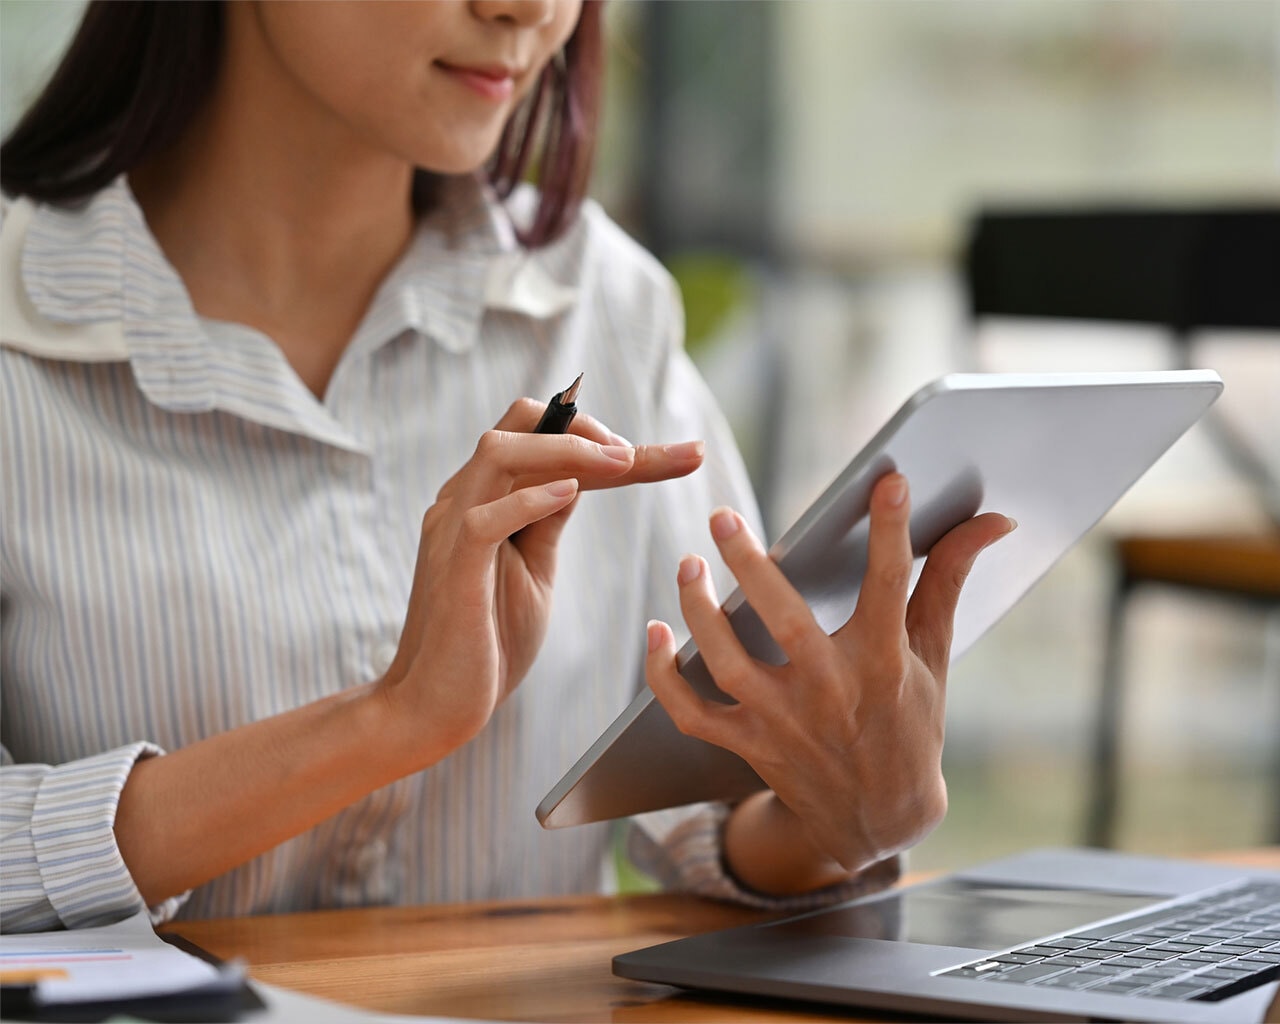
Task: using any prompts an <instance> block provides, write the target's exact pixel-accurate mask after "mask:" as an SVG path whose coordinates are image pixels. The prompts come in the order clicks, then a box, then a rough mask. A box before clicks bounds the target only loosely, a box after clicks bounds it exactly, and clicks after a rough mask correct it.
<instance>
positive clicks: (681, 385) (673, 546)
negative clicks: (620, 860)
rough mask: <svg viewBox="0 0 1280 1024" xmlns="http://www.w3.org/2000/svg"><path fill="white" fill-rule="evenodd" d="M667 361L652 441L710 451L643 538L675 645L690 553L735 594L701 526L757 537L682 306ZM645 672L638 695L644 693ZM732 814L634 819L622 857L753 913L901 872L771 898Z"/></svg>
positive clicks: (699, 811)
mask: <svg viewBox="0 0 1280 1024" xmlns="http://www.w3.org/2000/svg"><path fill="white" fill-rule="evenodd" d="M672 317H673V318H672V327H671V337H670V339H669V346H670V347H669V354H668V358H667V362H666V366H665V370H664V372H663V373H662V374H661V375H660V377H659V380H658V385H657V387H658V390H657V393H656V395H655V406H656V415H655V423H656V426H657V433H658V436H659V438H660V439H661V440H664V441H676V440H687V439H693V438H702V439H704V440H705V441H706V444H707V452H706V458H705V461H704V463H703V466H702V468H701V469H700V470H699V472H697V473H693V474H691V475H690V476H688V477H684V478H682V479H680V480H672V481H666V482H665V483H664V484H662V485H661V487H660V488H658V493H659V494H660V498H659V499H658V501H657V502H656V507H655V510H654V511H655V514H654V517H653V520H652V528H651V529H652V533H651V536H650V539H649V543H650V546H649V556H648V558H647V559H646V561H647V565H648V572H649V580H648V595H647V606H648V607H649V608H650V609H652V615H653V617H655V618H660V619H662V620H663V621H665V622H667V623H668V625H670V626H671V628H672V630H673V631H674V632H675V634H676V642H677V644H680V643H683V642H684V639H685V638H686V637H687V635H688V632H687V630H686V629H685V627H684V619H683V618H682V616H681V614H680V603H679V594H678V591H677V588H676V584H675V574H676V566H677V564H678V562H679V559H680V557H681V556H682V555H683V554H684V553H685V552H687V551H695V552H698V553H700V554H702V555H703V556H704V557H705V558H706V560H707V563H708V565H710V567H711V575H712V579H713V580H714V581H715V585H716V592H717V594H718V595H719V596H720V598H721V600H723V599H724V598H725V597H727V596H728V595H729V594H730V593H731V592H732V590H733V588H734V586H735V581H734V579H733V576H732V574H730V573H729V571H728V569H726V568H725V566H724V564H723V563H722V562H721V560H720V557H719V554H718V553H717V551H716V549H715V545H714V542H713V541H712V540H711V535H710V531H709V528H708V525H707V519H708V516H709V515H710V513H711V511H712V510H713V509H714V508H716V507H717V506H718V505H729V506H731V507H732V508H734V509H736V510H737V511H738V512H740V513H741V514H742V515H743V517H744V518H745V519H746V521H747V523H748V524H749V525H750V527H751V528H752V530H754V531H755V533H756V535H757V536H760V537H764V530H763V527H762V525H761V518H760V513H759V509H758V506H757V503H756V499H755V493H754V491H753V489H752V486H751V481H750V478H749V476H748V475H747V471H746V467H745V466H744V465H743V462H742V457H741V455H740V454H739V451H738V447H737V444H736V443H735V440H734V437H733V432H732V430H731V429H730V427H729V425H728V423H727V421H726V420H725V418H724V416H723V415H722V414H721V412H720V409H719V407H718V405H717V404H716V401H715V398H714V396H713V395H712V394H711V391H710V389H709V388H708V387H707V385H706V383H705V381H703V379H702V377H701V375H700V374H699V373H698V371H697V368H696V367H695V366H694V364H693V362H692V361H691V360H690V359H689V357H688V355H687V354H686V353H685V351H684V349H683V346H682V344H681V338H682V336H683V322H682V320H681V318H680V313H679V304H678V302H676V303H675V309H674V312H673V315H672ZM643 685H645V684H644V678H643V666H642V667H641V672H640V679H639V680H638V682H637V687H640V686H643ZM728 816H729V808H728V807H726V806H725V805H724V804H695V805H691V806H688V807H679V808H673V809H672V810H668V811H657V812H654V813H651V814H645V815H640V816H638V817H636V818H635V819H633V821H632V823H631V828H630V829H629V830H628V838H627V854H628V856H629V857H630V859H631V861H632V863H634V864H635V865H636V867H637V868H639V869H640V870H641V871H644V872H645V873H646V874H649V875H651V876H652V877H653V878H655V879H657V880H658V881H659V882H661V883H662V884H663V885H664V886H665V887H666V888H669V889H676V890H681V891H686V892H693V893H697V894H699V895H702V896H706V897H710V898H713V899H721V900H727V901H730V902H734V903H740V904H744V905H747V906H752V907H760V908H763V909H776V910H795V911H800V910H805V909H809V908H813V907H819V906H826V905H828V904H831V903H836V902H840V901H842V900H848V899H853V898H854V897H856V896H861V895H864V894H866V893H870V892H875V891H877V890H879V889H882V888H885V887H887V886H889V885H892V884H893V883H894V882H895V881H897V879H898V878H899V876H900V874H901V870H902V867H901V861H900V858H898V857H892V858H890V859H888V860H886V861H884V862H881V863H879V864H875V865H872V866H871V867H870V868H868V869H866V870H865V871H863V872H860V873H859V874H857V875H855V876H853V877H851V878H849V879H848V880H846V881H844V882H841V883H840V884H838V885H835V886H832V887H830V888H826V889H821V890H817V891H815V892H811V893H804V894H801V895H799V896H791V897H777V896H770V895H766V894H763V893H758V892H754V891H752V890H749V889H747V888H745V887H744V886H742V885H740V884H739V883H738V881H737V880H736V879H735V878H734V877H733V876H732V875H731V874H730V873H729V871H728V870H727V867H726V865H725V862H724V855H723V843H722V836H723V831H724V828H723V826H724V822H725V820H726V819H727V818H728Z"/></svg>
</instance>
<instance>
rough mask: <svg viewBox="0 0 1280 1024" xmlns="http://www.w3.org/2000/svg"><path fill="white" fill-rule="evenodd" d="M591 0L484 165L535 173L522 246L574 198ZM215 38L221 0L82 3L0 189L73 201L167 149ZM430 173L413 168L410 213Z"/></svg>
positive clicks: (500, 183)
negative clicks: (534, 205) (534, 201)
mask: <svg viewBox="0 0 1280 1024" xmlns="http://www.w3.org/2000/svg"><path fill="white" fill-rule="evenodd" d="M601 3H602V0H584V2H583V6H582V13H581V14H580V16H579V18H578V24H577V26H576V27H575V29H574V32H573V35H572V36H570V37H569V41H568V42H567V43H566V44H565V47H564V52H563V55H562V56H557V58H556V59H555V60H553V61H552V62H551V63H550V64H549V65H548V66H547V67H546V69H545V70H544V71H543V73H542V77H541V78H540V79H539V81H538V83H537V84H536V85H535V86H534V89H533V91H532V93H531V94H530V96H529V97H528V99H527V100H526V101H525V103H523V104H522V105H521V108H520V109H519V110H517V111H516V113H515V114H514V115H513V116H512V118H511V121H510V122H509V123H508V124H507V127H506V130H505V131H504V132H503V135H502V139H501V141H500V142H499V144H498V148H497V150H496V152H495V153H494V156H493V159H492V161H491V163H490V165H489V168H488V174H489V180H490V181H491V182H492V184H493V185H494V187H495V189H496V190H497V192H498V195H499V196H501V197H503V198H505V197H506V196H508V195H509V194H510V193H511V191H512V189H514V188H515V187H516V185H518V184H519V183H520V181H521V180H522V179H523V178H524V176H525V174H526V172H528V170H529V169H530V168H531V167H532V168H534V170H535V171H536V174H537V181H538V185H539V190H540V194H541V195H540V201H539V205H538V209H537V212H536V214H535V216H534V220H533V223H532V224H531V225H530V226H529V227H528V228H527V229H526V230H524V231H522V232H521V239H520V240H521V241H522V242H523V243H524V244H526V245H529V246H538V245H545V244H546V243H548V242H550V241H553V240H554V239H555V238H557V237H558V236H559V235H560V234H561V233H562V232H563V231H564V230H565V228H566V227H568V225H569V223H570V222H571V221H572V219H573V216H574V214H575V213H576V212H577V209H578V204H579V203H580V202H581V201H582V198H583V196H584V195H585V194H586V190H587V185H588V182H589V179H590V175H591V160H592V156H593V154H594V151H595V129H596V118H597V116H598V114H599V109H600V91H601V80H602V74H603V63H604V57H603V51H604V47H603V40H602V28H601V23H600V22H601V19H600V14H601V11H600V7H601ZM222 45H223V8H222V0H187V2H184V3H156V2H152V0H110V2H108V0H91V2H90V3H89V5H88V7H87V8H86V10H85V14H84V18H83V19H82V21H81V22H80V27H79V29H78V30H77V32H76V35H75V38H74V39H72V41H71V46H70V47H69V48H68V50H67V52H66V54H65V55H64V56H63V58H62V61H61V63H60V64H59V65H58V67H57V70H56V71H55V72H54V74H53V77H52V78H51V79H50V80H49V84H48V85H47V86H46V87H45V89H44V91H43V92H42V93H41V94H40V95H39V97H38V98H37V99H36V101H35V103H33V104H32V105H31V107H30V109H29V110H28V111H27V112H26V114H25V115H24V116H23V118H22V119H21V120H20V121H19V122H18V124H17V125H16V126H15V127H14V129H13V131H12V132H10V133H9V136H8V138H6V139H5V140H4V144H3V146H0V188H3V190H4V192H5V193H6V194H8V195H10V196H15V197H16V196H24V195H25V196H30V197H31V198H32V199H36V200H40V201H43V202H51V203H68V202H74V201H76V200H79V199H84V198H86V197H88V196H89V195H91V194H93V193H94V192H96V191H98V190H99V189H101V188H103V187H104V186H106V185H107V184H109V183H110V182H111V181H113V180H114V179H115V178H116V177H117V176H119V175H120V174H124V173H126V172H128V171H130V170H132V169H133V168H134V167H136V166H137V165H138V164H139V163H140V162H141V161H142V160H144V159H145V158H147V157H149V156H151V155H153V154H155V153H158V152H160V151H161V150H163V149H164V148H165V147H167V146H169V145H172V144H173V143H174V142H175V141H177V139H178V137H179V136H180V135H181V134H182V132H183V131H184V130H185V128H186V127H187V125H188V124H189V123H190V122H191V118H192V117H193V115H194V114H195V113H196V111H197V110H198V109H199V108H200V106H201V105H202V104H203V103H204V101H205V100H206V99H207V98H208V96H209V93H210V91H211V89H212V88H213V84H214V80H215V78H216V77H217V74H218V68H219V65H220V63H221V57H222ZM435 180H436V176H435V175H432V174H430V173H428V172H426V171H419V172H418V175H417V180H416V181H415V188H414V200H415V204H416V205H417V206H418V208H419V210H420V211H422V210H425V209H427V208H429V206H430V204H431V197H432V195H433V194H434V193H435V189H434V188H433V187H432V186H433V184H434V181H435Z"/></svg>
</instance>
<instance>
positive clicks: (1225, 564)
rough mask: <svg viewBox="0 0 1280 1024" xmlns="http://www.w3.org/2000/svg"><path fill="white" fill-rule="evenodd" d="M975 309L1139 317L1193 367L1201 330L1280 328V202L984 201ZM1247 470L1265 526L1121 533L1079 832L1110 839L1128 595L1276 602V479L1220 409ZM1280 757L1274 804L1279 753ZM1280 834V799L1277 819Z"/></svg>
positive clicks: (970, 263)
mask: <svg viewBox="0 0 1280 1024" xmlns="http://www.w3.org/2000/svg"><path fill="white" fill-rule="evenodd" d="M964 273H965V283H966V288H967V293H968V298H969V306H970V310H969V311H970V314H971V316H972V317H973V319H974V322H975V323H976V322H977V321H978V320H980V319H982V318H985V317H991V316H1004V317H1027V318H1075V319H1087V320H1097V321H1113V322H1117V321H1118V322H1138V323H1144V324H1155V325H1163V326H1164V327H1167V328H1168V331H1169V337H1170V340H1171V342H1172V346H1173V349H1174V354H1175V362H1176V365H1179V366H1182V367H1190V366H1193V365H1195V345H1196V340H1197V336H1198V334H1199V333H1200V331H1201V330H1202V329H1204V328H1262V329H1264V330H1265V331H1267V332H1268V333H1269V332H1270V331H1272V330H1280V208H1277V207H1266V208H1244V207H1238V208H1228V209H1126V208H1110V209H1056V210H1029V209H1021V210H1015V209H1008V210H988V211H985V212H982V213H981V214H979V215H978V216H977V217H976V218H975V220H974V222H973V224H972V227H971V231H970V235H969V240H968V246H967V249H966V252H965V256H964ZM1204 425H1205V427H1206V429H1207V430H1208V431H1209V432H1210V434H1211V437H1212V439H1213V441H1214V442H1215V443H1216V444H1217V447H1218V448H1219V449H1220V451H1221V452H1222V454H1223V456H1224V457H1225V458H1226V459H1227V460H1228V461H1229V462H1230V463H1231V464H1232V465H1233V466H1234V467H1235V468H1236V470H1238V471H1239V472H1240V473H1241V474H1242V475H1243V477H1244V478H1245V479H1246V480H1247V481H1249V483H1250V484H1251V486H1252V489H1253V490H1254V492H1255V493H1256V495H1257V499H1258V501H1259V503H1260V505H1261V507H1262V508H1263V510H1264V511H1265V512H1266V514H1267V517H1268V518H1269V519H1270V528H1269V529H1267V530H1264V531H1263V532H1261V533H1259V534H1256V535H1247V536H1227V535H1223V536H1212V535H1211V536H1205V535H1195V536H1145V535H1135V536H1123V537H1118V538H1116V539H1115V540H1114V541H1113V555H1114V560H1115V566H1116V572H1115V580H1114V586H1113V590H1112V594H1111V599H1110V600H1111V603H1110V609H1109V611H1110V615H1109V619H1108V631H1107V637H1106V651H1105V659H1104V670H1103V679H1102V685H1101V693H1100V695H1099V704H1098V710H1097V721H1096V725H1095V731H1094V737H1093V764H1092V775H1091V780H1090V792H1089V805H1088V809H1087V821H1086V823H1085V830H1084V838H1085V842H1086V843H1088V844H1089V845H1093V846H1111V845H1113V844H1114V839H1115V827H1116V814H1117V803H1118V783H1119V772H1120V751H1119V744H1120V738H1121V735H1122V728H1121V725H1122V713H1123V693H1122V660H1123V654H1124V639H1125V638H1124V627H1125V617H1126V610H1127V607H1128V603H1129V600H1130V598H1131V597H1132V596H1133V594H1134V592H1135V591H1136V590H1137V589H1138V588H1140V587H1146V586H1153V585H1160V586H1168V587H1176V588H1179V589H1180V590H1182V591H1184V592H1198V593H1203V594H1207V595H1212V596H1214V597H1216V598H1225V599H1229V600H1231V601H1235V602H1241V603H1244V604H1249V605H1254V606H1259V607H1262V608H1266V609H1276V608H1280V481H1277V480H1276V479H1275V478H1274V476H1273V473H1272V471H1271V470H1270V469H1269V467H1268V465H1267V463H1266V461H1265V460H1264V459H1263V458H1262V457H1261V456H1260V455H1259V454H1258V451H1257V450H1256V449H1255V448H1253V447H1252V446H1251V445H1250V444H1249V442H1248V441H1247V440H1246V439H1245V438H1244V437H1243V436H1242V435H1241V434H1240V433H1239V432H1238V431H1237V430H1235V429H1233V427H1232V425H1231V424H1230V422H1229V421H1228V420H1226V419H1225V418H1223V417H1222V416H1221V415H1220V414H1219V413H1218V410H1217V409H1216V408H1215V409H1212V410H1210V413H1209V415H1208V416H1207V417H1206V419H1205V421H1204ZM1273 767H1274V771H1275V782H1276V786H1277V790H1276V791H1277V794H1278V799H1277V803H1278V804H1280V758H1277V760H1276V763H1275V765H1274V766H1273ZM1270 827H1271V829H1272V835H1273V837H1274V838H1275V839H1276V840H1280V808H1278V809H1277V817H1276V819H1275V820H1274V821H1273V822H1271V823H1270Z"/></svg>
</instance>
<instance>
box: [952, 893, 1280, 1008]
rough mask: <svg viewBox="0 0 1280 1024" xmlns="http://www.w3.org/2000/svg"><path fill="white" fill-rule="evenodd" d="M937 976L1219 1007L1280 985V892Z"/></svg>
mask: <svg viewBox="0 0 1280 1024" xmlns="http://www.w3.org/2000/svg"><path fill="white" fill-rule="evenodd" d="M938 976H939V977H943V978H972V979H974V980H975V981H982V982H989V983H992V984H997V983H999V984H1018V985H1035V986H1036V987H1037V988H1065V989H1075V990H1082V991H1089V992H1105V993H1107V994H1109V995H1135V996H1142V997H1144V998H1151V999H1179V1000H1198V1001H1203V1002H1216V1001H1218V1000H1220V999H1226V998H1228V997H1230V996H1234V995H1238V994H1239V993H1241V992H1245V991H1248V990H1249V989H1251V988H1254V987H1255V986H1258V985H1263V984H1265V983H1266V982H1268V981H1273V980H1275V979H1276V978H1280V883H1277V882H1262V881H1252V882H1244V883H1241V884H1240V885H1237V886H1232V887H1230V888H1227V889H1220V890H1217V891H1215V892H1214V893H1212V894H1211V895H1209V896H1201V897H1198V898H1195V899H1190V900H1185V901H1183V902H1181V903H1176V904H1172V905H1170V906H1166V907H1163V908H1161V909H1160V910H1157V911H1153V912H1151V913H1148V914H1142V915H1139V916H1136V917H1129V918H1126V919H1125V920H1123V921H1113V922H1111V923H1110V924H1105V925H1101V926H1098V927H1094V928H1085V929H1083V930H1080V931H1076V932H1071V933H1069V934H1067V935H1062V936H1059V937H1058V938H1054V939H1041V940H1039V941H1038V942H1035V943H1032V944H1029V945H1026V946H1021V947H1019V948H1017V949H1012V950H1010V951H1009V952H1007V953H1001V954H999V955H997V956H992V957H988V958H986V959H985V960H975V961H973V962H972V963H968V964H963V965H962V966H960V967H956V968H953V969H951V970H947V971H941V972H939V975H938Z"/></svg>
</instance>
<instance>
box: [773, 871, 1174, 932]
mask: <svg viewBox="0 0 1280 1024" xmlns="http://www.w3.org/2000/svg"><path fill="white" fill-rule="evenodd" d="M1168 898H1169V897H1168V894H1151V893H1147V894H1143V893H1123V892H1105V891H1102V890H1099V889H1088V888H1082V889H1075V888H1072V889H1053V888H1047V887H1043V888H1042V887H1031V886H1024V885H1016V884H1001V883H997V882H987V881H983V882H976V881H969V880H966V879H963V878H948V879H945V880H943V881H941V882H938V883H937V884H933V885H924V886H918V887H916V888H914V889H907V890H904V891H903V892H901V893H897V894H893V895H889V896H886V897H882V898H880V899H875V900H870V901H868V902H866V903H858V904H855V905H853V906H846V907H837V908H835V909H833V910H829V911H825V912H821V913H817V914H813V915H810V916H808V917H803V918H799V919H792V920H790V921H785V922H782V923H779V924H776V925H768V926H766V927H772V928H781V929H784V930H790V931H795V932H797V933H799V934H804V935H842V936H845V937H847V938H855V939H893V940H897V941H899V942H923V943H928V944H929V945H934V946H959V947H962V948H966V949H988V950H997V949H1005V948H1007V947H1009V946H1019V945H1022V944H1023V943H1026V942H1030V941H1031V940H1032V939H1038V938H1042V937H1044V936H1048V935H1055V934H1059V933H1062V932H1066V931H1071V930H1072V929H1076V928H1083V927H1085V926H1087V925H1090V924H1092V923H1094V922H1095V921H1100V920H1103V919H1104V918H1108V917H1115V916H1117V915H1120V914H1127V913H1130V912H1131V911H1135V910H1141V909H1143V908H1144V907H1148V906H1151V905H1153V904H1155V903H1159V902H1162V901H1164V900H1167V899H1168Z"/></svg>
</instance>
